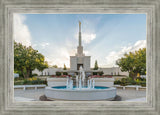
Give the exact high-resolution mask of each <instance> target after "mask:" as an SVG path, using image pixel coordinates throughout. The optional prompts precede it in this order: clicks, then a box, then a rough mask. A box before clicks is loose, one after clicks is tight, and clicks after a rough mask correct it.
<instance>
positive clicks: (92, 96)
mask: <svg viewBox="0 0 160 115" xmlns="http://www.w3.org/2000/svg"><path fill="white" fill-rule="evenodd" d="M45 95H46V96H47V98H49V99H53V100H54V99H56V100H113V99H114V98H115V96H116V88H114V87H104V86H95V81H94V80H93V79H89V80H88V81H87V86H85V74H84V70H83V68H82V67H80V72H79V76H76V86H73V80H72V79H71V78H69V77H67V81H66V86H54V87H46V89H45Z"/></svg>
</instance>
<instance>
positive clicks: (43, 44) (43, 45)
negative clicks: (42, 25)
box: [40, 42, 49, 49]
mask: <svg viewBox="0 0 160 115" xmlns="http://www.w3.org/2000/svg"><path fill="white" fill-rule="evenodd" d="M40 46H41V48H42V49H44V48H46V47H47V46H49V43H48V42H43V43H40Z"/></svg>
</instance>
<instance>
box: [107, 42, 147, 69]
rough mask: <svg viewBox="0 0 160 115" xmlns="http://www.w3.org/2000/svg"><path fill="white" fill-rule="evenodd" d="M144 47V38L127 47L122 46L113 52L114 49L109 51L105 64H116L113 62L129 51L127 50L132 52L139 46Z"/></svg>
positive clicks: (110, 65) (111, 65)
mask: <svg viewBox="0 0 160 115" xmlns="http://www.w3.org/2000/svg"><path fill="white" fill-rule="evenodd" d="M144 47H146V40H139V41H137V42H136V43H135V44H134V45H133V46H128V47H126V46H125V47H122V48H121V50H120V51H118V52H115V51H112V52H110V53H109V55H108V56H106V58H105V59H106V62H107V63H106V65H107V66H108V67H113V66H116V65H115V63H116V60H117V59H119V58H121V57H123V55H124V54H125V53H129V52H134V51H136V50H138V49H140V48H144Z"/></svg>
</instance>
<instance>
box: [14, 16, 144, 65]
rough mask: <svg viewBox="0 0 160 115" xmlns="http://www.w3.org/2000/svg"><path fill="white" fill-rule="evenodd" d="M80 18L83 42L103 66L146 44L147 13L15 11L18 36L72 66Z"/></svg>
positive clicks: (50, 59)
mask: <svg viewBox="0 0 160 115" xmlns="http://www.w3.org/2000/svg"><path fill="white" fill-rule="evenodd" d="M78 21H81V23H82V45H83V47H84V52H85V55H88V56H91V66H92V67H93V66H94V62H95V60H97V61H98V65H99V66H100V67H113V66H116V65H115V61H116V60H117V59H118V58H120V57H122V56H123V54H124V53H127V52H129V51H135V50H138V49H139V48H143V47H146V15H145V14H15V15H14V39H15V40H16V41H17V42H21V43H23V44H24V45H27V46H29V45H31V46H32V47H33V48H34V49H37V50H39V52H40V53H42V54H43V55H44V56H45V57H46V60H47V61H48V63H49V64H50V65H55V64H56V65H58V66H59V67H63V64H64V63H65V64H66V66H67V67H69V56H71V55H72V56H73V55H75V53H76V48H77V45H78Z"/></svg>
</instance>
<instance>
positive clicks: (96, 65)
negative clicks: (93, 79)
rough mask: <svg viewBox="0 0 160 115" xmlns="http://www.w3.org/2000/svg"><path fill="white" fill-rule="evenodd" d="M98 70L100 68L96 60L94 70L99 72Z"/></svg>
mask: <svg viewBox="0 0 160 115" xmlns="http://www.w3.org/2000/svg"><path fill="white" fill-rule="evenodd" d="M98 68H99V67H98V63H97V60H96V61H95V64H94V68H93V69H94V70H98Z"/></svg>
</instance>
